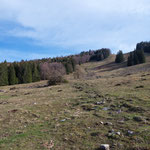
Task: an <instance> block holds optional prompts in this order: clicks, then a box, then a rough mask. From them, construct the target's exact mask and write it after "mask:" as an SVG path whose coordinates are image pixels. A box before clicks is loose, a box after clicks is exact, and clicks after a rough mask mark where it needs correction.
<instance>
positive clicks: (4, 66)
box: [0, 61, 8, 86]
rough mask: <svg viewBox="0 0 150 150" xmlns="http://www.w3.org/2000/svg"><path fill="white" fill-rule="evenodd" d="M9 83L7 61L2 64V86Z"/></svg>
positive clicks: (0, 82)
mask: <svg viewBox="0 0 150 150" xmlns="http://www.w3.org/2000/svg"><path fill="white" fill-rule="evenodd" d="M4 85H8V67H7V62H6V61H5V62H4V63H1V64H0V86H4Z"/></svg>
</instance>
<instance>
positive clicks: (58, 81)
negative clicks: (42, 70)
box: [48, 76, 68, 86]
mask: <svg viewBox="0 0 150 150" xmlns="http://www.w3.org/2000/svg"><path fill="white" fill-rule="evenodd" d="M61 83H68V81H67V80H66V79H64V78H63V77H62V76H53V77H50V78H49V80H48V86H52V85H58V84H61Z"/></svg>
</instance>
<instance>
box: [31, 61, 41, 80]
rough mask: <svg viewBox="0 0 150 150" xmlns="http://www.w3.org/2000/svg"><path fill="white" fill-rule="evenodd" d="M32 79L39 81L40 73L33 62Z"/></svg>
mask: <svg viewBox="0 0 150 150" xmlns="http://www.w3.org/2000/svg"><path fill="white" fill-rule="evenodd" d="M32 81H33V82H37V81H40V73H39V71H38V67H37V65H36V64H35V63H33V68H32Z"/></svg>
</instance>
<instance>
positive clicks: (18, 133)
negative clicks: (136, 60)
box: [0, 55, 150, 150]
mask: <svg viewBox="0 0 150 150" xmlns="http://www.w3.org/2000/svg"><path fill="white" fill-rule="evenodd" d="M147 59H149V56H147ZM114 60H115V56H114V55H112V56H110V57H109V58H108V59H106V60H104V61H102V62H92V63H86V64H83V65H81V66H79V68H80V69H78V70H81V71H80V73H81V74H82V75H81V76H79V78H74V75H73V74H71V75H69V76H66V78H67V79H68V80H69V83H67V84H62V85H57V86H51V87H46V86H44V85H46V81H42V82H38V83H32V84H23V85H15V86H6V87H1V88H0V149H2V150H11V149H12V150H27V149H28V150H38V149H39V150H50V149H52V150H96V149H98V148H99V146H100V144H109V145H110V146H111V149H112V150H149V149H150V118H149V116H150V94H149V91H150V86H149V85H150V62H149V61H148V62H147V63H146V64H142V65H137V66H132V67H126V64H125V63H122V64H115V63H114Z"/></svg>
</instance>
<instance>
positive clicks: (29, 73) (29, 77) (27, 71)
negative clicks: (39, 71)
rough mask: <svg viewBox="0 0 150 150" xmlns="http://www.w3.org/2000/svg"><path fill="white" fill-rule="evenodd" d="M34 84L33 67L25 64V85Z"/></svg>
mask: <svg viewBox="0 0 150 150" xmlns="http://www.w3.org/2000/svg"><path fill="white" fill-rule="evenodd" d="M31 82H32V66H31V64H30V63H27V62H25V63H24V65H23V83H31Z"/></svg>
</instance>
